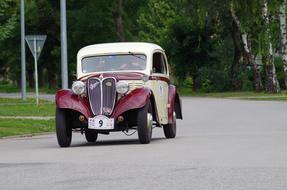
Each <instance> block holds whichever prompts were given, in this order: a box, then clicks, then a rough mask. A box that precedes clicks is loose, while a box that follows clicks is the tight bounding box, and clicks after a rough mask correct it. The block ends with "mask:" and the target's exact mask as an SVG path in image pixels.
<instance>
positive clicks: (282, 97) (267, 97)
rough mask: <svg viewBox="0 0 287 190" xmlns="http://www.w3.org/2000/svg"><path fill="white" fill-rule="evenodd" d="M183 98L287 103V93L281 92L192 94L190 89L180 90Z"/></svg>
mask: <svg viewBox="0 0 287 190" xmlns="http://www.w3.org/2000/svg"><path fill="white" fill-rule="evenodd" d="M180 94H181V95H182V96H192V97H211V98H229V99H241V100H262V101H287V93H286V92H281V93H278V94H271V93H265V92H259V93H258V92H212V93H202V92H191V91H190V90H189V91H188V89H180Z"/></svg>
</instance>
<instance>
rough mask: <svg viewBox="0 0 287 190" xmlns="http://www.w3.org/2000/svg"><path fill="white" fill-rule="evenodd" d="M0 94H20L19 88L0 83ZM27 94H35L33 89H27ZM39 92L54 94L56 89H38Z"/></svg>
mask: <svg viewBox="0 0 287 190" xmlns="http://www.w3.org/2000/svg"><path fill="white" fill-rule="evenodd" d="M0 92H4V93H13V92H21V88H20V87H19V88H18V87H15V86H13V85H11V84H1V83H0ZM27 92H35V89H33V88H27ZM39 92H41V93H46V94H55V93H56V92H57V89H50V88H45V87H44V88H39Z"/></svg>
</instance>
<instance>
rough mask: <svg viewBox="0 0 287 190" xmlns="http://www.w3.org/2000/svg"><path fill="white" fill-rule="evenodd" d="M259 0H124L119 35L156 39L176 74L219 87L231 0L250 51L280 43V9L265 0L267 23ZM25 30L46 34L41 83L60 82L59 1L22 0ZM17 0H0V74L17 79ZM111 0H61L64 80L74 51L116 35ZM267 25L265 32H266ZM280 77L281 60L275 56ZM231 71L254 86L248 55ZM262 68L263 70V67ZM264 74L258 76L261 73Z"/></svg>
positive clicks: (228, 52)
mask: <svg viewBox="0 0 287 190" xmlns="http://www.w3.org/2000/svg"><path fill="white" fill-rule="evenodd" d="M262 2H263V1H261V0H254V1H249V0H141V1H134V0H125V1H123V4H122V9H123V10H122V13H121V14H122V15H121V16H122V18H123V25H124V27H123V28H124V29H125V31H124V34H125V39H127V40H128V41H147V42H153V43H157V44H159V45H161V46H162V47H163V48H164V49H165V50H166V52H167V55H168V59H169V63H170V65H171V68H172V69H171V70H172V75H173V78H175V81H185V82H184V84H183V85H181V88H187V87H188V88H190V92H192V91H203V92H215V91H216V92H221V91H230V90H231V89H232V84H231V83H232V80H233V79H232V77H234V76H232V75H231V68H232V63H233V59H234V55H235V46H234V41H233V39H232V30H233V28H232V23H233V21H232V18H231V15H230V6H231V3H233V5H234V9H235V12H236V15H237V16H238V19H239V20H240V23H241V28H240V30H241V31H242V32H245V33H247V34H248V40H249V42H250V43H249V44H250V45H251V47H250V49H251V52H252V54H253V55H257V56H259V57H262V55H266V53H267V50H268V48H267V47H268V46H267V44H268V43H269V42H272V45H273V47H274V52H278V50H279V49H280V37H279V22H278V16H277V14H278V9H279V5H280V2H279V1H274V0H268V10H269V11H268V15H269V18H270V23H269V24H266V23H265V22H264V19H263V17H262ZM25 3H26V4H25V16H26V34H45V35H47V41H46V43H45V46H44V49H43V52H42V54H41V57H40V59H39V67H38V68H39V84H40V87H41V88H44V89H46V88H52V89H58V88H60V84H61V77H60V69H61V68H60V61H61V59H60V23H59V22H60V18H59V17H60V12H59V9H60V5H59V1H56V0H51V1H47V0H37V1H36V0H27V1H25ZM19 4H20V1H16V0H1V1H0V26H1V27H0V73H1V76H0V80H6V81H7V80H8V81H9V83H10V84H12V85H13V86H14V87H19V84H20V67H19V63H20V46H19V41H20V22H19V19H20V17H19V7H20V5H19ZM115 9H116V0H110V1H104V0H97V1H94V0H82V1H77V0H69V1H67V26H68V27H67V29H68V31H67V33H68V63H69V65H68V68H69V81H70V83H71V81H73V80H74V79H75V78H74V76H73V74H75V72H76V55H77V51H78V50H79V49H80V48H82V47H84V46H87V45H90V44H95V43H104V42H114V41H119V39H118V37H117V35H116V34H117V31H116V28H117V27H116V21H115V18H114V12H115ZM268 31H269V32H268ZM26 50H27V51H26V54H27V79H28V86H29V88H33V87H34V73H33V72H34V65H33V58H32V55H31V53H30V52H29V50H28V48H26ZM275 65H276V70H277V75H278V78H279V81H280V84H281V85H283V84H284V83H283V82H284V81H283V75H284V73H283V69H282V68H283V65H282V63H281V62H280V59H279V58H276V59H275ZM238 68H239V70H238V72H237V75H236V76H235V78H236V79H238V80H239V81H240V89H239V90H253V85H252V83H253V81H254V77H253V74H252V72H251V68H249V66H248V65H246V60H244V59H241V60H240V66H239V67H238ZM261 74H263V70H261ZM263 79H264V78H263Z"/></svg>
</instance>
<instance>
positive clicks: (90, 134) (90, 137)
mask: <svg viewBox="0 0 287 190" xmlns="http://www.w3.org/2000/svg"><path fill="white" fill-rule="evenodd" d="M85 137H86V140H87V142H96V141H97V138H98V133H97V132H95V131H93V130H90V129H86V130H85Z"/></svg>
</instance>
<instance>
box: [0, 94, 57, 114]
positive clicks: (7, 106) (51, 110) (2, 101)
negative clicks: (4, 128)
mask: <svg viewBox="0 0 287 190" xmlns="http://www.w3.org/2000/svg"><path fill="white" fill-rule="evenodd" d="M54 115H55V104H54V103H53V102H49V101H45V100H40V104H39V106H37V105H36V101H35V99H32V98H29V99H27V100H25V101H23V100H21V99H13V98H0V116H54Z"/></svg>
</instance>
